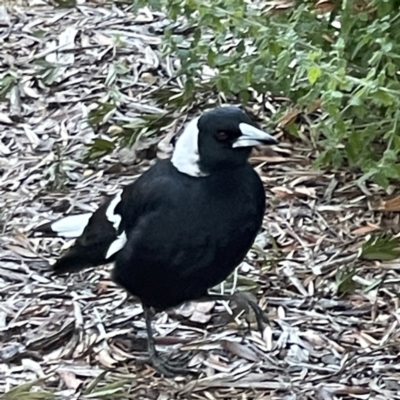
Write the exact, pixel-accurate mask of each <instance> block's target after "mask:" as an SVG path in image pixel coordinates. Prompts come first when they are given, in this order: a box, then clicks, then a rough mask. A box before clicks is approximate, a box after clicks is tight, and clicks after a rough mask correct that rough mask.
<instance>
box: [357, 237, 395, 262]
mask: <svg viewBox="0 0 400 400" xmlns="http://www.w3.org/2000/svg"><path fill="white" fill-rule="evenodd" d="M360 257H361V258H362V259H364V260H380V261H392V260H395V259H397V258H399V257H400V243H399V240H398V239H397V238H395V237H393V236H389V235H387V236H383V235H382V236H378V237H371V238H370V239H369V240H368V241H367V242H365V243H364V244H363V245H362V248H361V256H360Z"/></svg>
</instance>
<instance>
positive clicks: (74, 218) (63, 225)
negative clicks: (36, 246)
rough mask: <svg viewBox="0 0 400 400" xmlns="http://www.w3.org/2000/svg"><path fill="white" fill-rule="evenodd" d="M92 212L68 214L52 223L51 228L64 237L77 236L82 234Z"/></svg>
mask: <svg viewBox="0 0 400 400" xmlns="http://www.w3.org/2000/svg"><path fill="white" fill-rule="evenodd" d="M91 216H92V213H85V214H78V215H70V216H68V217H65V218H61V219H60V220H58V221H56V222H54V223H52V224H51V225H50V226H51V229H52V230H53V232H55V233H57V235H58V236H61V237H65V238H77V237H78V236H80V235H82V233H83V231H84V229H85V228H86V225H87V224H88V222H89V219H90V217H91Z"/></svg>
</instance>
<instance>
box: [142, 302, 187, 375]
mask: <svg viewBox="0 0 400 400" xmlns="http://www.w3.org/2000/svg"><path fill="white" fill-rule="evenodd" d="M143 311H144V318H145V320H146V331H147V337H148V342H147V349H148V352H149V359H150V362H151V364H152V366H153V367H154V368H155V369H156V370H157V371H158V372H159V373H161V374H162V375H164V376H165V377H173V376H175V375H187V374H188V373H190V372H192V371H190V370H188V369H185V368H183V367H179V366H175V365H171V364H170V363H168V362H167V361H165V360H163V359H162V358H161V357H160V355H159V354H158V352H157V349H156V344H155V340H154V336H153V329H152V327H151V321H152V319H153V317H154V312H153V311H152V310H151V309H150V308H149V307H147V306H145V305H143Z"/></svg>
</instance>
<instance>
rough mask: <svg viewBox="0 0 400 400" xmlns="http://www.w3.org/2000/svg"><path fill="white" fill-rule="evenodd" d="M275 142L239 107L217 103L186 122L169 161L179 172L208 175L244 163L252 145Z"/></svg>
mask: <svg viewBox="0 0 400 400" xmlns="http://www.w3.org/2000/svg"><path fill="white" fill-rule="evenodd" d="M277 143H278V141H277V140H276V139H275V138H274V137H273V136H271V135H269V134H268V133H266V132H263V131H262V130H261V129H259V128H258V127H257V125H256V124H255V123H254V122H253V121H252V120H251V119H250V118H249V116H248V115H247V114H246V113H245V112H244V111H242V110H241V109H240V108H238V107H220V108H216V109H214V110H211V111H208V112H206V113H204V114H203V115H201V116H200V117H197V118H195V119H193V120H192V121H191V122H190V123H189V124H188V125H187V126H186V128H185V130H184V132H183V133H182V135H181V136H180V137H179V139H178V141H177V143H176V146H175V149H174V152H173V155H172V159H171V161H172V163H173V165H174V166H175V167H176V168H177V169H178V170H179V171H180V172H182V173H185V174H188V175H191V176H195V177H200V176H207V175H209V174H211V173H213V172H214V171H218V170H221V169H226V168H235V167H238V166H241V165H244V164H245V163H246V162H247V159H248V157H249V155H250V152H251V148H252V147H254V146H258V145H261V144H269V145H272V144H277Z"/></svg>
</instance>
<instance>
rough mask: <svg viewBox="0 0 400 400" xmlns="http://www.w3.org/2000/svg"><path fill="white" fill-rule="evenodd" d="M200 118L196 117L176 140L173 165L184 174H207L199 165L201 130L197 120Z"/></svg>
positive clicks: (197, 175)
mask: <svg viewBox="0 0 400 400" xmlns="http://www.w3.org/2000/svg"><path fill="white" fill-rule="evenodd" d="M198 120H199V118H194V119H193V120H192V121H190V122H189V124H188V125H187V126H186V128H185V130H184V131H183V133H182V135H181V136H180V137H179V139H178V141H177V142H176V146H175V149H174V153H173V154H172V158H171V162H172V164H173V166H174V167H175V168H176V169H177V170H178V171H179V172H182V173H183V174H186V175H190V176H193V177H195V178H199V177H201V176H207V174H205V173H204V172H202V171H201V169H200V166H199V160H200V156H199V146H198V137H199V130H198V128H197V121H198Z"/></svg>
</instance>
